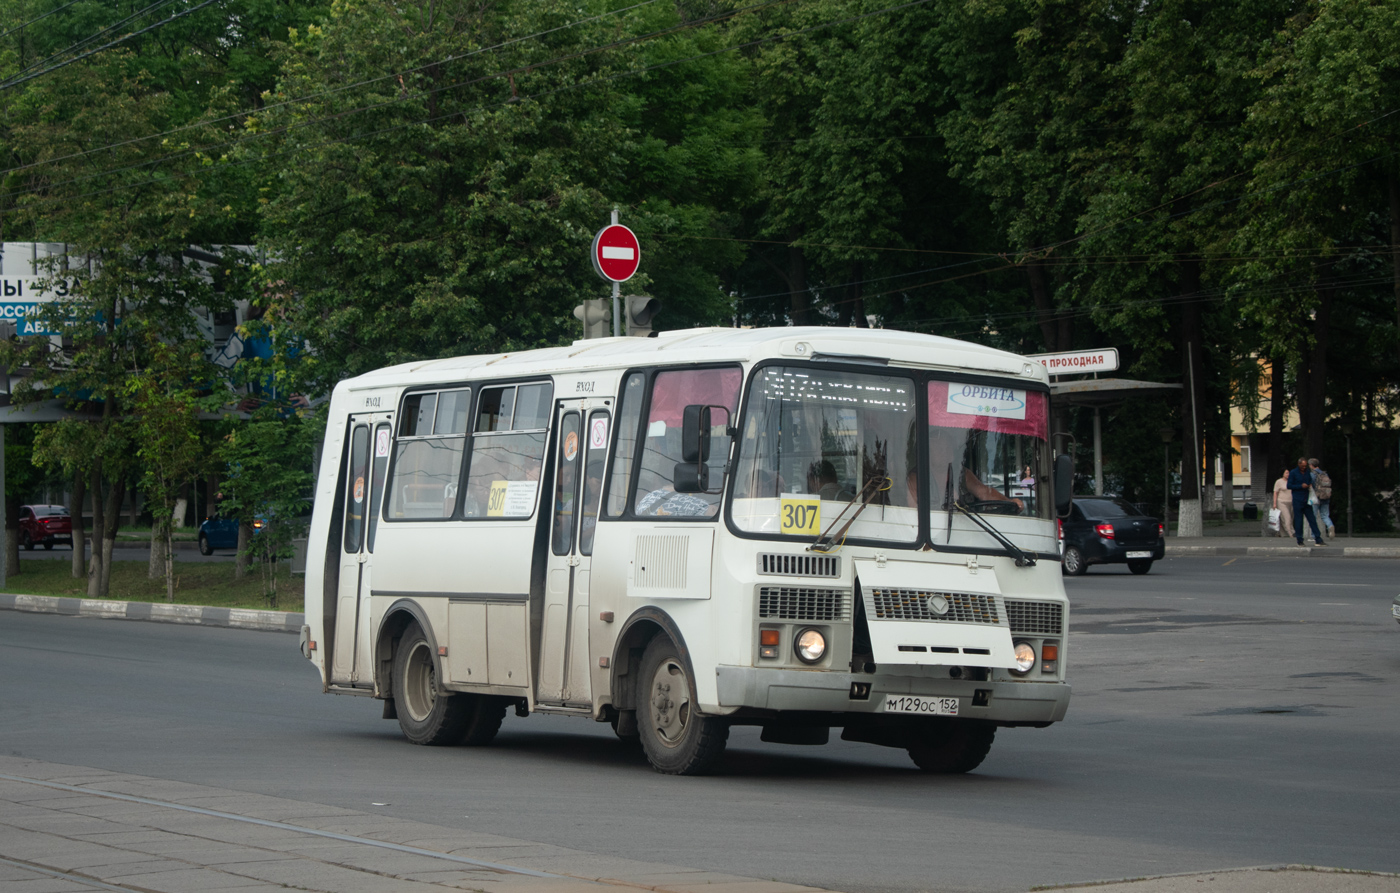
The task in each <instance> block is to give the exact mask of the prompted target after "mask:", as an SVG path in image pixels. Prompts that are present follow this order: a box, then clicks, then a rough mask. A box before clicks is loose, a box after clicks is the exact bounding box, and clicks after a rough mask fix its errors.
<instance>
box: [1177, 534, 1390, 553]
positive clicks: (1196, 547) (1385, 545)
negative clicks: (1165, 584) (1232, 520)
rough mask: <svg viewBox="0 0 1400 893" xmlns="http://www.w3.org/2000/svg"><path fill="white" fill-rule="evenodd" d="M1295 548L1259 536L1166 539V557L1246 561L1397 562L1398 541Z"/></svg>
mask: <svg viewBox="0 0 1400 893" xmlns="http://www.w3.org/2000/svg"><path fill="white" fill-rule="evenodd" d="M1306 542H1307V544H1306V545H1304V546H1299V545H1298V544H1297V542H1296V541H1295V540H1292V539H1285V538H1283V537H1277V536H1274V537H1263V536H1210V535H1207V536H1169V537H1167V557H1168V558H1184V557H1188V556H1205V557H1214V556H1220V557H1232V558H1236V557H1250V558H1308V557H1312V556H1316V557H1318V558H1400V537H1370V536H1367V537H1356V538H1348V537H1345V536H1339V537H1336V538H1334V539H1330V540H1326V541H1325V542H1326V543H1327V545H1325V546H1318V545H1314V544H1313V543H1312V542H1310V541H1306Z"/></svg>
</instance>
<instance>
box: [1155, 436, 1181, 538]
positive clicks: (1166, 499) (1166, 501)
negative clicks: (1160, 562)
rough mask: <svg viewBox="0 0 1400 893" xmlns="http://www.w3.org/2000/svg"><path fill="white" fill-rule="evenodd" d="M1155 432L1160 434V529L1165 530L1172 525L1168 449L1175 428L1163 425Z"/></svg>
mask: <svg viewBox="0 0 1400 893" xmlns="http://www.w3.org/2000/svg"><path fill="white" fill-rule="evenodd" d="M1157 433H1158V434H1160V435H1162V529H1163V530H1167V529H1170V528H1171V526H1172V466H1171V456H1170V455H1169V454H1168V451H1169V450H1170V449H1171V442H1172V435H1173V434H1175V433H1176V429H1175V428H1170V427H1164V428H1162V429H1161V430H1159V431H1158V432H1157Z"/></svg>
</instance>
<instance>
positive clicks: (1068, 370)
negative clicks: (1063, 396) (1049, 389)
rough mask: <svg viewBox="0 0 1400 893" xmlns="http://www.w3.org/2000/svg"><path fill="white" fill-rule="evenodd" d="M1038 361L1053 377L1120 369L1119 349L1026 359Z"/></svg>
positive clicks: (1105, 348) (1072, 352)
mask: <svg viewBox="0 0 1400 893" xmlns="http://www.w3.org/2000/svg"><path fill="white" fill-rule="evenodd" d="M1026 359H1028V360H1037V361H1039V362H1040V364H1041V365H1042V366H1044V367H1045V371H1047V372H1049V373H1050V374H1051V375H1081V374H1084V373H1087V372H1112V371H1114V370H1115V369H1117V368H1118V348H1116V347H1101V348H1099V349H1098V350H1072V351H1069V352H1067V353H1033V354H1030V355H1028V356H1027V357H1026Z"/></svg>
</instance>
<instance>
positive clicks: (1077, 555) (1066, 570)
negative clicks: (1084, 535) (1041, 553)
mask: <svg viewBox="0 0 1400 893" xmlns="http://www.w3.org/2000/svg"><path fill="white" fill-rule="evenodd" d="M1088 569H1089V562H1087V561H1085V560H1084V553H1083V552H1081V551H1079V548H1078V547H1077V546H1065V554H1064V555H1063V556H1061V557H1060V571H1061V572H1062V573H1063V574H1064V575H1065V576H1066V577H1082V576H1084V572H1085V571H1087V570H1088Z"/></svg>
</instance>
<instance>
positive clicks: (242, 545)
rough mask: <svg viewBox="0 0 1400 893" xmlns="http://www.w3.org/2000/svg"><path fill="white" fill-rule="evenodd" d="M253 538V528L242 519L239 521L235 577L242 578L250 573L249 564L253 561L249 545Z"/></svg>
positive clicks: (234, 566)
mask: <svg viewBox="0 0 1400 893" xmlns="http://www.w3.org/2000/svg"><path fill="white" fill-rule="evenodd" d="M252 540H253V528H252V527H251V526H250V525H248V524H246V523H244V522H242V521H240V522H238V557H237V558H235V559H234V560H233V578H234V579H235V580H241V579H243V578H244V577H245V576H247V574H248V565H249V563H250V562H251V561H252V556H250V555H249V554H248V546H249V544H250V543H251V542H252Z"/></svg>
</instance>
